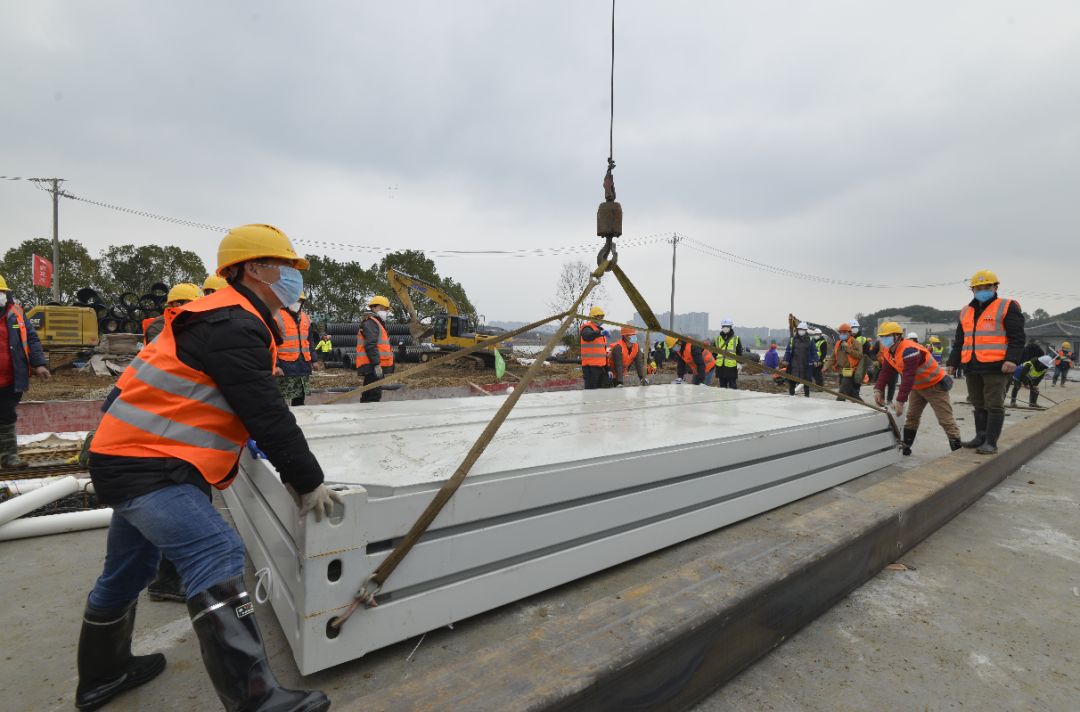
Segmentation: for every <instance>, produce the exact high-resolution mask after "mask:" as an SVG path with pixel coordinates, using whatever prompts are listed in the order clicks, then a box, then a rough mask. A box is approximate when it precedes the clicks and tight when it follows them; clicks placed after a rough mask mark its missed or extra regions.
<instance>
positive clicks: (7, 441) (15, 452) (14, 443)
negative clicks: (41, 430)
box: [0, 423, 29, 470]
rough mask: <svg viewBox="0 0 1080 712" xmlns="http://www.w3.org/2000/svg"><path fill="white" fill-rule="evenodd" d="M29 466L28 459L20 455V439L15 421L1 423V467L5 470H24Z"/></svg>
mask: <svg viewBox="0 0 1080 712" xmlns="http://www.w3.org/2000/svg"><path fill="white" fill-rule="evenodd" d="M27 467H29V465H28V464H27V462H26V460H23V459H22V458H21V457H19V439H18V437H17V436H16V435H15V423H3V424H0V468H3V469H5V470H23V469H26V468H27Z"/></svg>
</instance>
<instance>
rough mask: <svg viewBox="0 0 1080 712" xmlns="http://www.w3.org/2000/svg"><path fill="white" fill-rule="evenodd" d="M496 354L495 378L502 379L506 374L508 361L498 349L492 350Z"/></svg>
mask: <svg viewBox="0 0 1080 712" xmlns="http://www.w3.org/2000/svg"><path fill="white" fill-rule="evenodd" d="M492 351H494V352H495V378H498V379H502V377H503V375H504V374H505V373H506V361H504V360H503V356H502V354H501V353H500V352H499V350H498V349H492Z"/></svg>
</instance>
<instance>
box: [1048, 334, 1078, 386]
mask: <svg viewBox="0 0 1080 712" xmlns="http://www.w3.org/2000/svg"><path fill="white" fill-rule="evenodd" d="M1074 361H1076V352H1075V351H1073V350H1072V344H1070V343H1069V342H1068V341H1062V342H1061V349H1060V350H1058V354H1057V358H1055V359H1054V378H1053V380H1052V381H1051V382H1050V385H1051V386H1056V385H1057V382H1058V378H1060V379H1061V387H1062V388H1064V387H1065V381H1066V380H1067V379H1068V376H1069V369H1070V368H1072V366H1073V362H1074Z"/></svg>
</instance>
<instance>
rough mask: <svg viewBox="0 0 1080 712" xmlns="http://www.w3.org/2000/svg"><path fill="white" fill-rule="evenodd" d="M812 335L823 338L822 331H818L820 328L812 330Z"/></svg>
mask: <svg viewBox="0 0 1080 712" xmlns="http://www.w3.org/2000/svg"><path fill="white" fill-rule="evenodd" d="M810 333H811V334H815V335H817V336H821V329H818V328H814V329H811V330H810Z"/></svg>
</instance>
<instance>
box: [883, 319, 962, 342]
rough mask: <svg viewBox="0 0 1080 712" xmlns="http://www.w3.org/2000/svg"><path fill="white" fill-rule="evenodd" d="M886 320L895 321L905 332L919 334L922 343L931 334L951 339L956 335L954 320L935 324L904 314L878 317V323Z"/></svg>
mask: <svg viewBox="0 0 1080 712" xmlns="http://www.w3.org/2000/svg"><path fill="white" fill-rule="evenodd" d="M957 316H958V317H959V313H957ZM887 321H895V322H896V323H897V324H899V325H900V326H901V327H902V328H903V329H904V333H905V334H907V333H909V332H912V331H914V332H915V333H916V334H918V335H919V341H921V342H923V343H926V340H927V339H929V338H930V337H931V336H937V337H938V338H941V339H946V340H948V341H951V340H952V338H953V336H955V335H956V324H957V322H955V321H954V322H952V323H937V324H935V323H931V322H927V321H912V320H911V317H910V316H907V315H906V314H891V315H889V316H883V317H881V318H880V319H878V324H879V325H880V324H884V323H885V322H887Z"/></svg>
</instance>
